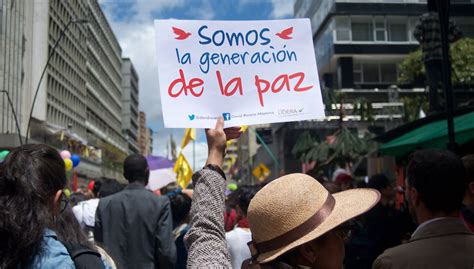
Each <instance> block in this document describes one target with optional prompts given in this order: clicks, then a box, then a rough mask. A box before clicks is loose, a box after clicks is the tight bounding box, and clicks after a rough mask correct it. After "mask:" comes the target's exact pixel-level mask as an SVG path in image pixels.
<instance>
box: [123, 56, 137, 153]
mask: <svg viewBox="0 0 474 269" xmlns="http://www.w3.org/2000/svg"><path fill="white" fill-rule="evenodd" d="M122 90H123V92H122V132H123V134H124V135H125V138H126V140H127V141H128V152H129V153H138V152H139V148H138V143H137V142H138V75H137V72H136V71H135V68H134V67H133V64H132V62H131V61H130V59H129V58H124V59H122Z"/></svg>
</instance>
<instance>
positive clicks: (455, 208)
mask: <svg viewBox="0 0 474 269" xmlns="http://www.w3.org/2000/svg"><path fill="white" fill-rule="evenodd" d="M465 187H466V170H465V168H464V165H463V163H462V161H461V159H460V158H459V157H458V156H456V155H455V154H453V153H451V152H449V151H446V150H420V151H416V152H415V153H414V154H413V155H412V156H411V158H410V161H409V163H408V167H407V172H406V198H407V200H408V207H409V210H410V213H412V216H413V217H414V219H415V221H416V222H417V223H418V224H419V226H418V228H417V229H416V230H415V232H414V233H413V235H412V237H411V239H410V240H409V241H408V243H406V244H403V245H401V246H398V247H394V248H391V249H388V250H386V251H385V252H384V253H383V254H382V255H380V256H379V257H378V258H377V260H375V262H374V265H373V268H374V269H378V268H471V267H472V266H473V265H474V255H472V251H473V249H474V234H473V233H472V232H470V231H469V229H467V227H466V226H464V223H463V221H462V220H461V219H460V218H459V211H460V209H461V204H462V199H463V196H464V192H465Z"/></svg>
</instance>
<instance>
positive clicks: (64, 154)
mask: <svg viewBox="0 0 474 269" xmlns="http://www.w3.org/2000/svg"><path fill="white" fill-rule="evenodd" d="M59 155H61V157H62V158H63V159H70V158H71V152H69V151H67V150H63V151H61V153H59Z"/></svg>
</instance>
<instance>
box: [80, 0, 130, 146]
mask: <svg viewBox="0 0 474 269" xmlns="http://www.w3.org/2000/svg"><path fill="white" fill-rule="evenodd" d="M79 2H80V1H79ZM88 11H89V14H88V17H87V18H88V20H89V23H88V28H87V29H88V36H87V84H86V86H87V87H86V88H87V102H86V103H87V121H86V126H87V139H88V140H90V141H98V140H105V141H106V142H107V143H109V144H112V145H113V146H115V147H117V148H118V149H120V150H121V151H123V152H128V143H127V141H126V140H125V138H124V136H123V135H122V49H121V48H120V45H119V43H118V41H117V38H116V37H115V35H114V33H113V32H112V28H111V27H110V25H109V23H108V22H107V19H106V18H105V15H104V13H103V12H102V10H101V9H100V6H99V4H98V2H97V0H89V1H88Z"/></svg>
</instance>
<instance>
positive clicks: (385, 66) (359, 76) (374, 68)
mask: <svg viewBox="0 0 474 269" xmlns="http://www.w3.org/2000/svg"><path fill="white" fill-rule="evenodd" d="M353 75H354V83H355V84H377V83H380V84H390V83H395V82H396V81H397V64H396V63H377V62H362V63H361V62H358V63H354V66H353Z"/></svg>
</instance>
